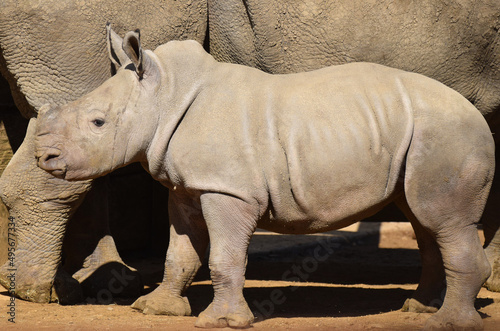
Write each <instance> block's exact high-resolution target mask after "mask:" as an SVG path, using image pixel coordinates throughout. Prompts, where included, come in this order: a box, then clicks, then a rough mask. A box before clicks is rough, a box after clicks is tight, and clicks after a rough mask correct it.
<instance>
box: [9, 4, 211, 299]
mask: <svg viewBox="0 0 500 331" xmlns="http://www.w3.org/2000/svg"><path fill="white" fill-rule="evenodd" d="M206 15H207V14H206V2H205V1H200V0H188V1H182V2H180V1H177V2H159V1H156V0H154V1H153V0H146V1H141V2H137V1H130V0H119V1H103V0H102V1H101V0H96V1H91V2H89V1H85V2H83V3H77V2H74V1H56V0H49V1H43V2H40V1H13V0H7V1H1V3H0V71H1V73H2V75H3V76H4V77H5V78H6V79H7V80H8V82H9V84H10V88H11V92H12V95H13V97H14V100H15V102H16V105H17V107H18V108H19V110H20V111H21V112H22V114H23V115H24V116H25V117H27V118H30V117H32V116H34V115H35V113H36V111H37V110H38V109H39V108H40V107H41V106H42V105H43V104H47V103H49V104H52V105H62V104H65V103H67V102H69V101H72V100H75V99H77V98H78V97H80V96H82V95H84V94H85V93H88V92H89V91H91V90H93V89H94V88H96V87H97V86H99V85H100V84H101V83H103V82H104V81H105V80H106V79H107V78H109V77H111V74H112V72H113V70H114V68H112V65H111V63H110V62H109V59H108V57H107V56H106V52H105V50H106V42H105V38H104V36H105V34H106V29H105V24H106V22H113V24H114V27H115V28H116V29H118V30H122V31H123V28H124V27H129V26H139V27H141V28H142V29H143V30H144V31H148V37H147V38H146V39H145V40H144V43H145V44H148V45H149V47H156V46H157V45H160V44H162V43H164V42H166V41H168V40H172V39H196V40H198V41H200V42H202V41H203V40H204V36H205V32H206ZM31 121H32V122H33V123H32V126H34V121H35V119H32V120H31ZM33 138H34V136H33V130H32V129H30V130H28V133H27V136H26V138H25V140H24V143H23V144H22V146H21V147H20V149H19V151H18V152H17V153H16V154H15V156H14V158H13V159H12V160H11V162H10V164H9V165H8V167H7V169H6V170H5V172H4V173H3V176H2V177H1V179H0V193H1V198H2V200H3V202H4V203H5V204H6V205H7V206H8V208H9V209H10V215H11V216H12V217H14V220H15V223H16V229H17V251H16V260H15V263H16V267H17V269H18V271H17V274H16V277H17V279H16V295H17V296H18V297H20V298H23V299H27V300H30V301H35V302H49V301H59V302H61V303H75V302H78V301H80V300H81V299H82V294H81V289H80V285H79V284H78V282H76V281H75V279H76V280H78V281H79V282H83V281H85V280H86V279H89V280H90V279H92V281H89V282H90V284H87V285H86V286H87V287H88V289H89V291H90V294H91V295H94V296H95V295H96V294H97V293H98V291H99V290H100V289H103V288H105V289H107V286H108V285H109V284H110V283H109V281H112V280H113V277H114V276H113V274H110V270H108V269H106V268H108V267H111V266H113V265H115V266H117V267H116V271H117V272H118V274H121V272H122V270H123V262H122V260H121V258H120V256H119V255H118V252H117V250H116V247H115V244H114V241H113V238H112V237H111V236H110V235H109V226H108V213H107V207H108V204H107V189H106V187H107V184H106V180H104V179H103V180H100V181H96V182H94V183H92V181H86V182H79V183H77V182H75V183H68V182H66V181H64V180H56V179H54V178H53V177H52V176H50V175H49V174H47V172H45V171H42V170H41V169H39V168H37V167H36V160H35V159H34V157H33V155H34V150H33ZM91 187H92V190H91V191H90V192H89V193H88V196H87V198H86V199H85V201H84V202H83V203H84V205H83V206H82V207H81V208H80V209H79V211H78V212H76V213H75V210H76V209H77V207H78V206H79V204H81V203H82V200H83V198H84V197H85V195H86V194H87V192H88V191H89V190H90V188H91ZM72 215H73V217H72ZM70 218H71V221H70V222H69V224H68V220H69V219H70ZM66 228H67V229H68V233H67V235H65V230H66ZM63 240H64V253H65V266H64V269H59V271H58V273H57V276H56V271H57V270H58V267H59V265H60V262H61V246H62V244H63ZM120 266H121V267H120ZM7 268H8V265H7V264H5V265H4V266H2V267H1V268H0V284H2V285H4V286H7V287H8V284H9V283H10V281H9V280H8V279H7V275H8V274H9V273H8V271H7V270H6V269H7ZM98 268H100V269H101V271H103V272H104V275H102V274H100V275H99V276H97V278H95V274H94V277H93V278H88V277H89V276H90V275H91V274H93V272H94V271H95V270H96V269H98ZM103 268H104V270H103ZM106 270H107V271H106ZM106 272H107V273H106ZM132 274H133V275H134V272H132ZM69 275H72V276H73V278H74V279H72V278H71V277H70V276H69ZM129 276H130V271H129ZM100 277H101V278H100ZM114 278H116V277H114ZM127 279H129V278H127ZM54 280H56V282H55V285H54V286H53V284H54ZM115 280H116V279H115ZM87 283H88V282H87ZM83 285H84V284H82V286H83ZM119 285H120V284H119ZM114 288H117V286H116V285H115V286H114ZM141 289H142V285H141V283H140V281H139V282H138V281H129V283H128V287H126V288H124V289H122V290H121V293H118V294H123V295H139V293H140V292H139V291H141ZM87 294H89V293H87ZM113 294H117V293H115V292H113Z"/></svg>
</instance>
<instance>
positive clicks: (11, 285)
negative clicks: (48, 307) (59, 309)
mask: <svg viewBox="0 0 500 331" xmlns="http://www.w3.org/2000/svg"><path fill="white" fill-rule="evenodd" d="M44 275H45V274H44V273H43V272H41V271H40V270H38V269H37V268H36V266H31V267H29V268H25V267H24V264H20V265H19V266H18V267H17V268H14V269H13V268H12V267H11V266H9V263H8V262H7V263H6V264H4V265H3V266H2V267H0V284H1V285H2V286H3V287H5V288H6V289H7V290H8V291H9V292H10V293H11V294H13V295H14V296H16V297H18V298H20V299H23V300H27V301H31V302H37V303H48V302H58V303H60V304H63V305H70V304H76V303H79V302H81V301H82V298H83V296H82V290H81V288H80V284H79V283H78V282H77V281H76V280H75V279H73V278H71V276H70V275H68V274H67V273H65V272H64V271H62V270H58V271H57V273H56V275H55V278H54V279H52V278H51V277H50V275H48V276H47V277H44Z"/></svg>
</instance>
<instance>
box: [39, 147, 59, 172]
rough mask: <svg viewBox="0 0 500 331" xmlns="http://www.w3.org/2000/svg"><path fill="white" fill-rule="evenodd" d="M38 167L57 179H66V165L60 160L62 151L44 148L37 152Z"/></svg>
mask: <svg viewBox="0 0 500 331" xmlns="http://www.w3.org/2000/svg"><path fill="white" fill-rule="evenodd" d="M35 156H36V158H37V159H38V166H39V167H40V168H42V169H43V170H45V171H48V172H50V173H51V174H52V175H54V176H56V177H64V175H65V174H66V163H65V162H64V161H63V160H62V159H61V158H60V156H61V151H60V150H59V149H57V148H44V149H39V150H38V151H37V152H36V155H35Z"/></svg>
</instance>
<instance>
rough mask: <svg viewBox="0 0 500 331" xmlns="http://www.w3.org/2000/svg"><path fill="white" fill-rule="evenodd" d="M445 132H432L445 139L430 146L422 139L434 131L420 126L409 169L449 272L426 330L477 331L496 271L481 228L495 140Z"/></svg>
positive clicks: (409, 196)
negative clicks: (481, 302)
mask: <svg viewBox="0 0 500 331" xmlns="http://www.w3.org/2000/svg"><path fill="white" fill-rule="evenodd" d="M443 131H444V130H442V127H441V131H439V130H433V131H432V132H433V133H434V134H435V136H433V139H439V141H440V143H439V144H436V145H435V146H436V148H434V149H429V148H428V144H426V143H420V142H421V141H426V140H425V136H426V135H427V134H429V132H426V131H425V130H420V131H419V130H415V135H414V138H413V139H414V141H413V142H412V146H411V147H410V149H409V151H408V156H407V163H406V172H405V197H406V201H407V203H408V206H409V207H410V209H411V211H412V213H413V214H414V215H415V218H416V219H417V220H418V222H417V223H418V224H419V225H420V226H421V227H422V229H424V230H425V231H428V233H429V238H433V239H434V240H435V241H436V244H437V246H438V247H439V251H440V253H441V257H442V260H443V265H444V270H445V274H446V294H445V296H444V300H443V304H442V306H441V308H440V309H439V310H438V311H437V313H435V314H434V315H432V316H431V317H430V318H429V319H428V321H427V323H426V325H425V329H428V330H434V329H440V330H441V329H450V330H451V329H453V330H478V329H482V326H483V323H482V319H481V316H480V315H479V313H478V312H477V311H476V309H475V307H474V302H475V300H476V296H477V294H478V293H479V290H480V289H481V286H482V285H483V283H484V281H485V280H486V279H487V278H488V277H489V276H490V273H491V268H490V265H489V263H488V260H487V258H486V254H485V252H484V250H483V248H482V245H481V241H480V239H479V236H478V230H477V223H478V222H479V220H480V218H481V215H482V212H483V208H484V205H485V203H486V199H487V197H488V194H489V189H490V184H491V181H492V177H493V172H494V165H493V162H492V151H491V150H490V149H489V147H488V146H491V145H489V144H487V140H486V138H485V139H484V141H483V140H482V139H479V138H482V137H483V136H481V135H477V136H474V135H473V134H474V133H475V134H477V133H478V132H482V131H480V130H478V131H474V130H471V133H472V134H471V135H470V136H465V137H458V138H457V137H456V135H450V137H451V138H447V137H445V136H440V134H441V133H442V132H443ZM486 134H487V133H485V136H484V137H486ZM490 138H491V137H487V139H490ZM476 139H478V140H479V141H475V140H476ZM461 140H462V141H461ZM433 141H434V140H433ZM436 141H437V140H436ZM439 146H443V148H438V147H439ZM477 146H486V147H485V148H484V149H482V148H478V147H477ZM450 151H452V152H450ZM417 229H418V228H417ZM420 243H421V242H419V244H420ZM436 261H437V260H436ZM439 270H441V269H438V272H440V271H439Z"/></svg>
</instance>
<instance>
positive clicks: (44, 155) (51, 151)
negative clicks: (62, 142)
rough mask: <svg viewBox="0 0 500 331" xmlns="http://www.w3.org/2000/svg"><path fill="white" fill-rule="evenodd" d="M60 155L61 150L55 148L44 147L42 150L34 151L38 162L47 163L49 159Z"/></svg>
mask: <svg viewBox="0 0 500 331" xmlns="http://www.w3.org/2000/svg"><path fill="white" fill-rule="evenodd" d="M60 155H61V151H60V150H59V149H57V148H46V149H43V150H39V151H37V153H36V155H35V156H36V158H37V159H38V161H39V163H47V162H49V161H50V160H53V159H56V158H57V157H59V156H60Z"/></svg>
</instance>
